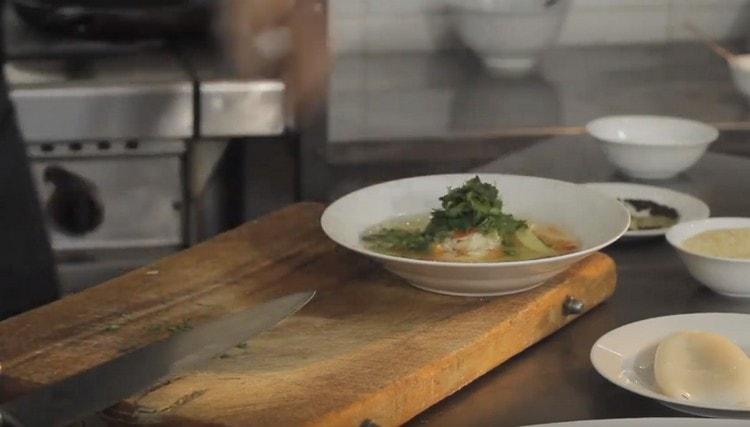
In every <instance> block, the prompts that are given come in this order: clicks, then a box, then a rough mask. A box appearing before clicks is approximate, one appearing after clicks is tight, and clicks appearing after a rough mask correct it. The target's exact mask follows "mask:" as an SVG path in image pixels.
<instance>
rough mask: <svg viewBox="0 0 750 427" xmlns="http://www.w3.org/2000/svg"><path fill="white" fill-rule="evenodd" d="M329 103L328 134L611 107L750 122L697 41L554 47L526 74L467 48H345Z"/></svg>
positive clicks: (504, 120) (435, 129) (568, 120)
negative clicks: (488, 63)
mask: <svg viewBox="0 0 750 427" xmlns="http://www.w3.org/2000/svg"><path fill="white" fill-rule="evenodd" d="M329 112H330V114H329V135H330V141H331V143H347V142H348V143H352V142H357V141H367V142H378V141H382V140H383V139H387V138H441V139H444V138H451V137H456V136H465V135H474V136H476V135H485V136H536V135H559V134H577V133H580V132H581V131H582V129H581V128H580V127H581V126H583V125H585V124H586V123H587V122H588V121H590V120H592V119H594V118H597V117H600V116H604V115H611V114H660V115H672V116H682V117H686V118H692V119H696V120H700V121H704V122H709V123H714V124H718V125H719V126H720V127H722V128H724V129H738V128H739V129H747V128H750V114H748V113H749V112H750V110H749V109H748V104H747V102H746V101H745V99H744V97H743V96H742V95H741V94H740V93H738V92H737V91H736V90H735V89H734V85H733V84H732V81H731V78H730V74H729V70H728V67H727V66H726V63H725V62H724V61H723V60H722V59H720V58H718V57H717V56H715V55H714V54H713V53H711V52H710V51H709V50H708V49H707V48H706V47H704V46H703V45H699V44H696V43H676V44H666V45H636V46H600V47H577V48H556V49H553V50H550V51H549V52H547V54H546V55H545V57H544V59H543V62H542V64H541V67H540V69H539V70H538V73H537V74H536V75H533V76H529V77H526V78H519V79H512V78H504V79H503V78H495V77H492V76H491V75H489V74H488V73H486V72H485V71H484V70H483V69H482V67H481V65H480V64H479V62H478V61H477V60H476V59H475V58H473V57H472V56H470V55H468V54H466V53H462V52H448V53H438V54H413V53H410V54H378V55H366V54H362V55H350V56H343V57H340V58H337V60H336V63H335V68H334V73H333V77H332V80H331V98H330V105H329Z"/></svg>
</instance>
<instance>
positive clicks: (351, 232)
mask: <svg viewBox="0 0 750 427" xmlns="http://www.w3.org/2000/svg"><path fill="white" fill-rule="evenodd" d="M474 176H476V174H457V175H432V176H422V177H416V178H407V179H401V180H397V181H390V182H385V183H382V184H377V185H373V186H371V187H367V188H363V189H361V190H358V191H355V192H353V193H351V194H348V195H346V196H344V197H342V198H340V199H339V200H337V201H335V202H334V203H333V204H331V205H330V206H329V207H328V208H327V209H326V210H325V212H324V213H323V217H322V218H321V220H320V222H321V225H322V227H323V231H324V232H325V233H326V234H327V235H328V237H330V238H331V239H332V240H333V241H335V242H336V243H338V244H340V245H342V246H344V247H347V248H349V249H351V250H354V251H357V252H360V253H362V254H364V255H367V256H369V257H371V258H373V259H375V260H377V261H380V262H382V263H383V265H384V266H385V268H387V269H388V270H390V271H392V272H393V273H395V274H396V275H398V276H401V277H403V278H404V279H406V280H407V281H408V282H409V283H411V284H412V285H414V286H416V287H418V288H420V289H425V290H429V291H432V292H438V293H443V294H447V295H461V296H477V297H479V296H493V295H505V294H512V293H516V292H522V291H525V290H528V289H531V288H534V287H536V286H539V285H541V284H542V283H544V281H546V280H548V279H550V278H552V277H553V276H555V275H557V274H559V273H561V272H563V271H565V270H566V269H567V268H569V267H570V266H571V265H573V264H574V263H576V262H578V261H580V260H581V259H583V258H585V257H586V256H588V255H590V254H591V253H593V252H595V251H597V250H599V249H601V248H603V247H605V246H607V245H609V244H611V243H613V242H614V241H616V240H617V239H619V238H620V237H621V236H622V234H623V233H624V232H625V230H627V228H628V225H629V223H630V216H629V215H628V212H627V210H626V209H625V208H624V207H623V206H622V204H620V203H619V202H617V201H616V200H613V199H612V198H611V197H607V196H605V195H603V194H601V193H599V192H597V191H595V190H592V189H590V188H587V187H585V186H583V185H577V184H572V183H569V182H563V181H556V180H552V179H545V178H536V177H531V176H516V175H498V174H479V177H480V179H481V180H482V181H483V182H488V183H490V184H493V185H495V186H497V188H498V190H499V191H500V197H501V199H502V201H503V209H504V210H505V211H506V212H508V213H511V214H513V215H515V216H517V217H519V218H521V219H527V220H531V221H534V222H538V223H543V224H554V225H557V226H559V227H560V228H562V229H563V230H565V231H567V232H569V233H570V234H572V235H573V236H575V237H576V238H577V239H578V240H579V241H580V244H581V249H579V250H578V251H575V252H572V253H569V254H564V255H560V256H554V257H549V258H541V259H532V260H527V261H508V262H477V263H467V262H439V261H425V260H417V259H410V258H403V257H397V256H390V255H384V254H381V253H377V252H373V251H371V250H369V249H367V248H366V247H364V246H363V245H362V242H361V236H362V233H363V232H364V231H365V230H367V229H368V228H370V227H372V226H374V225H377V224H380V223H381V222H383V221H385V220H387V219H392V218H396V217H398V216H402V215H415V214H425V213H429V212H430V211H431V210H432V209H435V208H438V207H439V206H440V200H439V198H440V197H441V196H443V195H444V194H445V193H446V192H447V191H448V188H449V187H452V188H456V187H460V186H461V185H463V184H464V183H465V182H466V181H468V180H469V179H471V178H473V177H474Z"/></svg>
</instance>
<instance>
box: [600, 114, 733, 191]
mask: <svg viewBox="0 0 750 427" xmlns="http://www.w3.org/2000/svg"><path fill="white" fill-rule="evenodd" d="M586 131H587V132H588V133H589V135H591V136H593V137H594V138H596V140H598V141H599V143H600V144H601V147H602V149H603V150H604V154H605V155H606V156H607V159H608V160H609V161H610V162H611V163H612V164H613V165H614V166H616V167H617V168H618V169H619V170H620V171H622V172H623V173H625V174H626V175H628V176H631V177H633V178H640V179H668V178H673V177H674V176H676V175H678V174H680V173H681V172H684V171H686V170H687V169H689V168H690V167H692V166H693V165H694V164H695V163H696V162H698V160H700V158H701V157H702V156H703V154H705V152H706V150H707V149H708V147H709V145H711V143H712V142H714V141H715V140H716V139H717V138H718V137H719V131H718V130H716V128H714V127H713V126H709V125H707V124H705V123H701V122H697V121H694V120H687V119H683V118H679V117H662V116H610V117H603V118H600V119H596V120H594V121H592V122H590V123H588V124H587V125H586Z"/></svg>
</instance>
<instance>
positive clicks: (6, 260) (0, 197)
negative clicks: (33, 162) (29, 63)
mask: <svg viewBox="0 0 750 427" xmlns="http://www.w3.org/2000/svg"><path fill="white" fill-rule="evenodd" d="M2 10H3V2H2V0H0V22H4V21H3V20H2ZM1 37H2V28H0V49H2V46H3V44H2V38H1ZM0 59H2V57H1V56H0ZM3 62H4V61H0V63H3ZM57 296H58V287H57V282H56V276H55V267H54V260H53V257H52V251H51V248H50V245H49V242H48V240H47V234H46V233H45V230H44V225H43V222H42V212H41V209H40V207H39V201H38V199H37V196H36V191H35V189H34V185H33V182H32V179H31V173H30V170H29V161H28V158H27V156H26V150H25V147H24V143H23V141H22V140H21V137H20V135H19V133H18V129H17V127H16V121H15V116H14V113H13V109H12V107H11V104H10V100H9V99H8V92H7V89H6V85H5V80H4V76H3V74H2V73H0V319H4V318H7V317H10V316H13V315H15V314H18V313H21V312H23V311H26V310H29V309H31V308H34V307H37V306H40V305H42V304H46V303H49V302H51V301H53V300H54V299H56V298H57Z"/></svg>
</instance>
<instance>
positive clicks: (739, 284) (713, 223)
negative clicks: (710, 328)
mask: <svg viewBox="0 0 750 427" xmlns="http://www.w3.org/2000/svg"><path fill="white" fill-rule="evenodd" d="M744 227H750V218H708V219H703V220H698V221H690V222H683V223H680V224H677V225H675V226H674V227H672V228H671V229H670V230H669V231H668V232H667V241H668V242H669V243H670V244H671V245H672V246H674V248H675V249H677V253H678V254H679V255H680V258H681V259H682V262H683V263H685V266H686V267H687V269H688V271H689V272H690V274H691V275H692V276H693V277H694V278H695V279H696V280H698V281H699V282H701V283H703V284H704V285H706V286H707V287H708V288H710V289H711V290H713V291H714V292H716V293H719V294H722V295H726V296H730V297H742V298H750V260H745V259H736V258H721V257H714V256H708V255H700V254H696V253H693V252H689V251H687V250H685V249H683V248H682V243H683V242H684V241H685V240H687V239H688V238H690V237H692V236H695V235H696V234H698V233H702V232H704V231H708V230H720V229H725V228H744Z"/></svg>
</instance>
